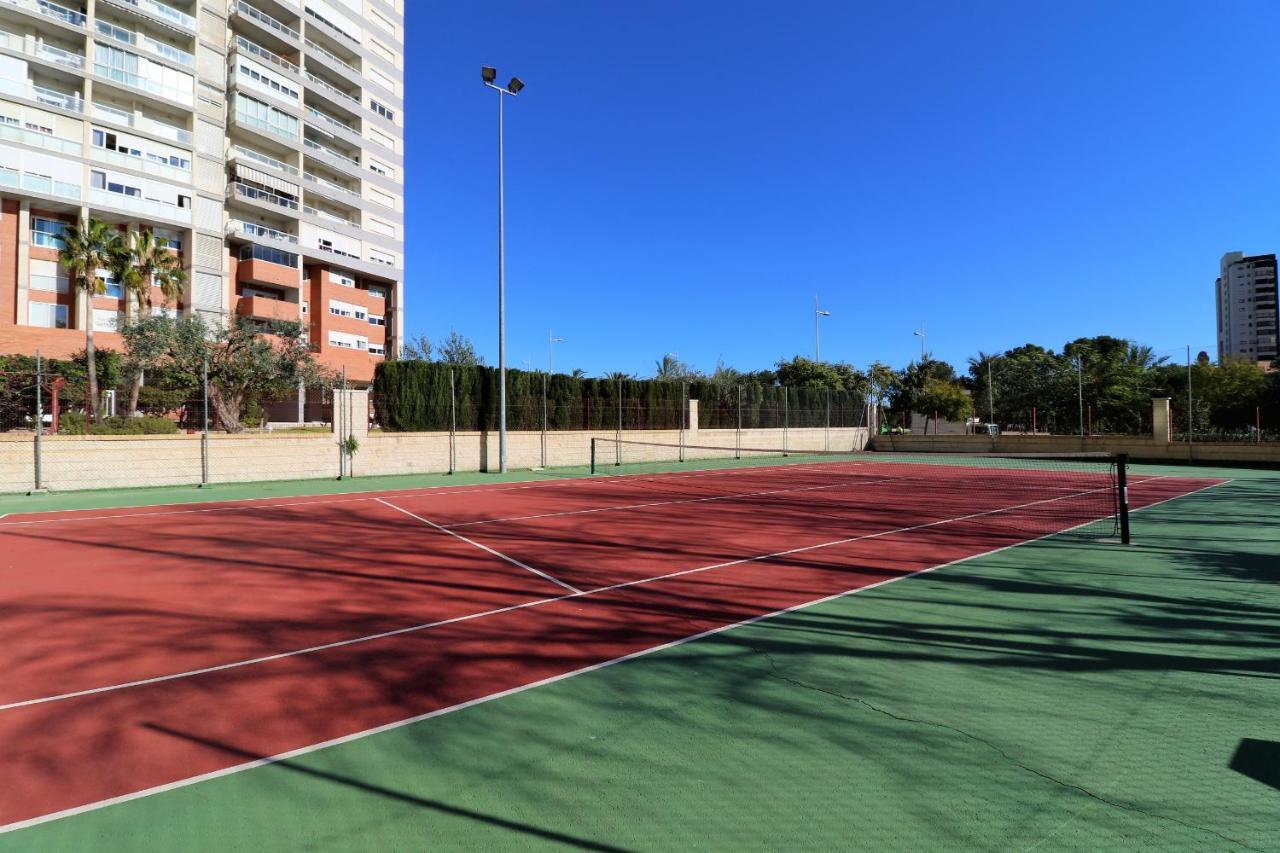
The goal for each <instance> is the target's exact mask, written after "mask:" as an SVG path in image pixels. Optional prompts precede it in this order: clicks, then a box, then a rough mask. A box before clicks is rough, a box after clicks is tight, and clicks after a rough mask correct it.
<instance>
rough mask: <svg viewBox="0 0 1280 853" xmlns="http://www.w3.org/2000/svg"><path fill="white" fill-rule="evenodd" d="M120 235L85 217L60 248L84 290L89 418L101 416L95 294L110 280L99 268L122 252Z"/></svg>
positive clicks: (65, 265)
mask: <svg viewBox="0 0 1280 853" xmlns="http://www.w3.org/2000/svg"><path fill="white" fill-rule="evenodd" d="M120 243H121V240H120V235H119V233H118V232H117V231H116V230H115V229H114V228H112V227H111V226H110V225H109V224H107V223H106V222H102V221H100V220H97V219H84V220H82V221H81V222H80V223H78V224H76V225H72V226H70V227H68V228H67V230H66V233H65V234H64V235H63V238H62V249H61V250H60V251H59V252H58V260H59V262H61V264H62V266H63V268H64V269H66V271H67V274H68V275H69V276H70V277H71V280H72V281H73V282H74V283H75V287H76V289H77V290H79V291H80V292H81V293H83V294H84V300H85V324H84V356H85V368H86V370H87V372H88V374H89V418H90V420H92V421H94V422H96V421H97V420H98V363H97V358H96V352H95V350H94V346H93V297H95V296H100V295H102V294H103V293H106V292H107V282H106V279H105V278H103V276H102V275H101V273H100V272H99V270H103V269H111V268H112V266H113V262H114V260H115V258H116V257H117V255H118V254H119V252H120Z"/></svg>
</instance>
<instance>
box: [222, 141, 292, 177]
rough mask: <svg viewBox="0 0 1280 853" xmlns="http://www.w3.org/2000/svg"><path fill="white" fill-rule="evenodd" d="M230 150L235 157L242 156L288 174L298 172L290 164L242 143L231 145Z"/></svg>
mask: <svg viewBox="0 0 1280 853" xmlns="http://www.w3.org/2000/svg"><path fill="white" fill-rule="evenodd" d="M231 151H232V152H233V154H234V155H235V157H236V159H239V158H241V157H243V158H244V159H246V160H252V161H253V162H255V163H261V164H262V165H263V166H266V167H268V168H270V169H276V170H278V171H281V172H285V173H287V174H290V175H297V174H298V170H297V169H296V168H295V167H293V166H290V165H289V164H288V163H285V162H283V161H280V160H277V159H276V158H274V157H268V156H267V155H266V154H263V153H261V152H259V151H254V150H253V149H252V148H245V147H244V146H243V145H233V146H231Z"/></svg>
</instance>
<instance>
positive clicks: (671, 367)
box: [653, 352, 699, 382]
mask: <svg viewBox="0 0 1280 853" xmlns="http://www.w3.org/2000/svg"><path fill="white" fill-rule="evenodd" d="M654 364H655V368H654V374H653V378H654V379H661V380H664V381H667V382H681V381H686V380H689V379H696V378H697V377H698V376H699V374H698V371H696V370H694V369H693V368H692V367H690V366H689V365H688V364H686V363H684V362H683V361H681V360H680V359H679V358H677V357H676V355H675V353H670V352H669V353H667V354H666V355H664V356H663V357H662V358H660V359H658V360H657V361H656V362H654Z"/></svg>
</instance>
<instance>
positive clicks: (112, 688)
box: [0, 477, 1221, 712]
mask: <svg viewBox="0 0 1280 853" xmlns="http://www.w3.org/2000/svg"><path fill="white" fill-rule="evenodd" d="M1157 479H1161V478H1160V477H1149V478H1147V479H1143V480H1137V481H1135V482H1134V483H1132V484H1131V485H1138V484H1139V483H1145V482H1149V481H1150V480H1157ZM1213 485H1221V484H1220V483H1215V484H1213ZM1205 488H1212V486H1206V487H1205ZM1097 491H1102V490H1101V489H1091V490H1089V491H1086V492H1080V493H1079V494H1073V495H1064V496H1061V497H1056V498H1045V499H1043V500H1039V501H1032V502H1030V503H1025V504H1018V505H1016V506H1007V507H1000V508H998V509H992V510H986V511H984V512H978V513H972V514H970V515H962V516H955V517H953V518H944V519H939V520H937V521H930V522H926V523H922V524H915V525H911V526H909V527H897V528H893V529H891V530H882V531H879V532H878V533H866V534H863V535H861V536H853V537H849V538H846V539H835V540H832V541H830V542H819V543H817V544H815V545H803V546H800V547H797V548H788V549H787V550H785V551H775V552H773V553H771V554H758V555H756V556H754V557H742V558H740V559H737V560H730V561H728V562H723V563H714V564H712V565H709V566H698V567H696V568H692V569H681V570H679V571H675V572H669V573H667V574H664V575H655V576H653V577H648V578H639V579H637V580H631V581H624V582H621V583H616V584H610V585H608V586H601V587H596V588H594V589H588V590H582V591H575V592H572V593H569V594H567V595H557V596H551V597H547V598H539V599H535V600H533V601H526V602H522V603H520V604H509V605H506V606H505V607H495V608H493V609H490V610H482V611H479V612H477V613H468V614H466V615H463V616H453V617H450V618H448V619H440V620H437V621H434V622H423V623H421V624H419V625H409V626H406V627H404V628H395V629H393V630H390V631H382V632H379V633H377V634H367V635H365V636H361V637H350V638H348V639H345V640H334V641H333V642H331V643H322V644H320V645H315V646H308V647H306V648H302V649H294V650H291V651H287V652H276V653H274V654H270V655H263V656H260V657H256V658H246V659H245V660H238V661H231V662H229V663H222V664H215V665H213V666H205V667H200V668H198V669H190V670H186V671H183V672H174V673H170V674H168V675H156V676H152V677H150V678H140V679H137V680H134V681H123V682H120V683H117V684H107V685H104V686H102V687H89V688H85V689H84V690H75V691H71V692H69V693H59V694H56V695H53V696H40V697H37V698H34V699H22V700H20V701H17V702H10V703H8V704H5V705H0V712H3V711H11V710H14V709H16V708H27V707H30V706H32V705H44V704H47V703H49V702H61V701H64V700H66V699H76V698H79V697H82V696H93V695H96V694H99V693H114V692H116V691H118V690H128V689H132V688H135V687H145V686H147V685H151V684H160V683H162V682H165V681H176V680H178V679H182V678H193V677H195V676H199V675H208V674H209V673H213V672H222V671H225V670H228V669H239V668H241V667H246V666H253V665H256V664H260V663H269V662H271V661H276V660H282V659H284V658H291V657H298V656H300V655H308V654H314V653H316V652H322V651H328V650H329V649H338V648H343V647H344V646H354V645H359V644H362V643H369V642H373V641H374V640H384V639H386V638H388V637H395V636H399V635H401V634H412V633H416V632H419V631H427V630H430V629H432V628H438V627H441V626H443V625H452V624H455V623H457V622H468V621H470V620H472V619H480V618H483V617H485V616H496V615H499V614H502V613H510V612H511V611H513V610H524V609H526V608H529V607H540V606H542V605H544V604H552V603H555V602H557V601H564V600H565V599H569V598H578V597H582V596H588V595H598V594H599V593H602V592H613V591H615V590H619V589H626V588H627V587H632V586H640V585H642V584H648V583H654V582H655V581H661V580H669V579H671V578H677V577H683V576H685V575H692V574H697V573H699V572H708V571H711V570H713V569H724V568H729V567H730V566H739V565H743V564H746V563H756V562H760V561H761V560H770V559H774V558H776V557H786V556H790V555H792V554H801V553H804V552H807V551H817V550H819V549H822V548H831V547H834V546H836V545H847V544H850V543H852V542H860V541H862V540H864V539H878V538H880V537H882V536H892V535H893V534H896V533H909V532H911V531H913V530H923V529H925V528H929V527H937V526H939V525H942V524H950V523H953V522H957V521H968V520H969V519H973V518H979V517H982V516H988V515H996V514H998V513H1002V512H1010V511H1012V510H1016V509H1025V508H1027V507H1029V506H1038V505H1040V504H1045V503H1053V502H1055V501H1061V500H1066V499H1067V498H1069V497H1079V496H1080V495H1086V494H1091V493H1092V492H1097ZM1196 491H1203V490H1202V489H1197V490H1196ZM1187 494H1195V492H1187ZM1179 497H1181V496H1179ZM1160 503H1165V501H1161V502H1160ZM1155 505H1156V504H1151V506H1155ZM388 506H391V507H392V508H393V509H399V507H395V506H393V505H392V504H388ZM1143 508H1144V509H1145V507H1143ZM401 511H402V512H403V510H401ZM415 517H416V516H415ZM419 520H422V519H419ZM1095 520H1096V519H1095ZM1085 523H1086V524H1089V523H1092V522H1085ZM1080 526H1083V525H1077V527H1080ZM1071 529H1072V530H1074V529H1076V528H1075V527H1073V528H1071ZM446 532H448V531H446ZM1058 532H1064V531H1058ZM1040 538H1043V537H1040ZM468 541H469V540H468ZM1027 541H1034V540H1027ZM473 544H474V543H473ZM481 547H483V546H481ZM526 568H527V567H526ZM530 571H535V572H536V570H534V569H530ZM537 573H538V574H541V572H537ZM556 583H559V581H556ZM561 586H566V585H565V584H561ZM566 588H568V587H567V586H566Z"/></svg>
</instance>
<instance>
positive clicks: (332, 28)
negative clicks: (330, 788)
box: [306, 6, 360, 45]
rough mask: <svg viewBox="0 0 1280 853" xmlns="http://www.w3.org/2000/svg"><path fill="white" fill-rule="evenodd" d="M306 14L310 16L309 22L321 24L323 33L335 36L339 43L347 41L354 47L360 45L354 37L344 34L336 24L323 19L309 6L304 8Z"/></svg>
mask: <svg viewBox="0 0 1280 853" xmlns="http://www.w3.org/2000/svg"><path fill="white" fill-rule="evenodd" d="M306 13H307V14H308V15H310V16H311V20H313V21H315V22H317V23H319V24H322V25H323V29H324V31H325V32H327V33H330V34H332V35H336V36H337V37H338V39H339V40H340V41H347V42H350V43H351V44H354V45H358V44H360V42H359V41H358V40H357V39H356V38H355V37H354V36H352V35H351V34H350V33H345V32H343V31H342V30H340V29H338V26H337V24H335V23H333V22H332V21H330V20H329V19H328V18H325V17H323V16H322V15H320V14H319V13H317V12H316V11H315V10H314V9H312V8H311V7H310V6H307V7H306Z"/></svg>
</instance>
